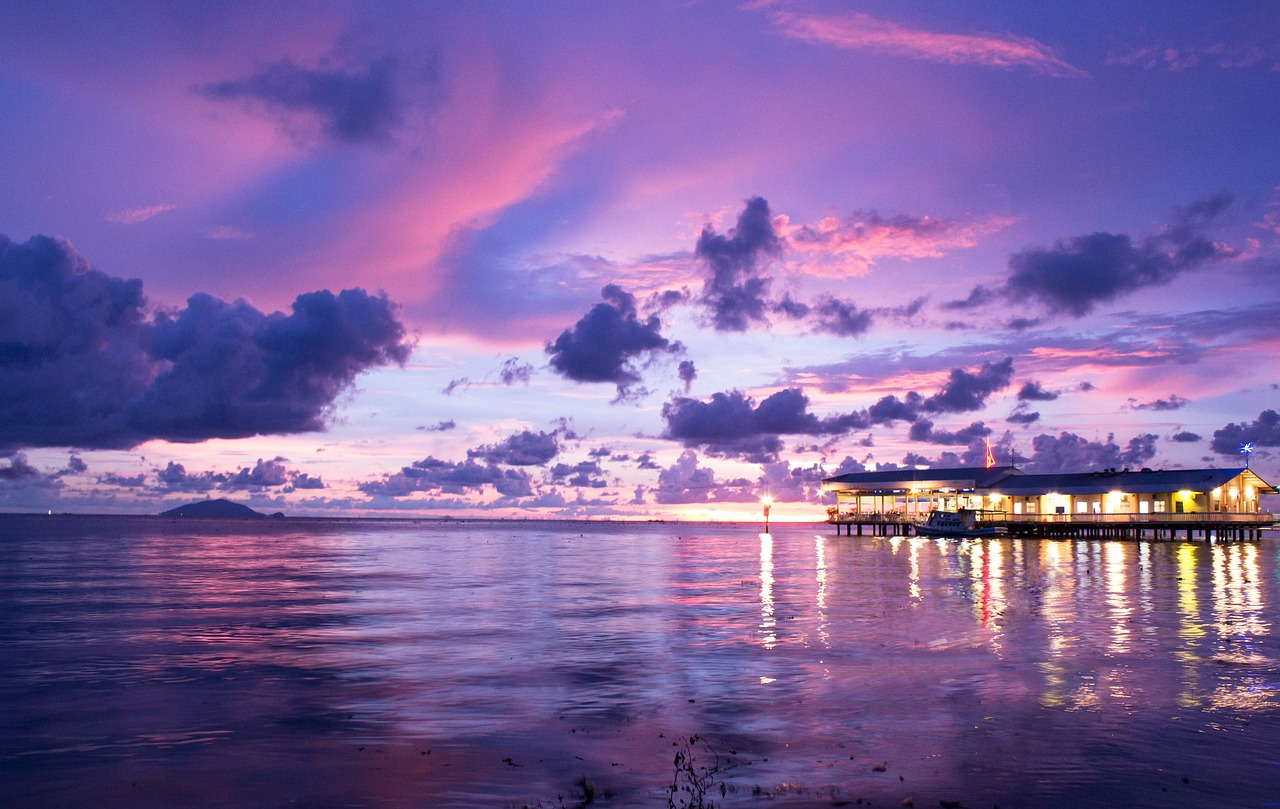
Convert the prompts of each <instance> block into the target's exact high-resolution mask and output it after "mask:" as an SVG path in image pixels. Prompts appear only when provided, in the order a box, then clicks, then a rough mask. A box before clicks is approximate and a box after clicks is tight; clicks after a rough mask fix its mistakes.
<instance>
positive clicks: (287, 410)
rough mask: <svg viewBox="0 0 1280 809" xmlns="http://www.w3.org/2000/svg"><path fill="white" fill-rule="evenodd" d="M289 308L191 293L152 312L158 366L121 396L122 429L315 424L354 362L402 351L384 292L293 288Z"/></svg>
mask: <svg viewBox="0 0 1280 809" xmlns="http://www.w3.org/2000/svg"><path fill="white" fill-rule="evenodd" d="M292 309H293V311H292V314H290V315H287V316H286V315H284V314H281V313H279V312H277V313H274V314H271V315H266V314H263V313H262V312H259V311H258V310H257V309H255V308H253V307H252V306H250V305H249V304H248V303H246V302H245V301H243V300H237V301H235V302H234V303H226V302H225V301H221V300H219V299H217V298H213V297H210V296H208V295H203V294H200V295H194V296H192V297H191V298H190V299H189V300H188V301H187V306H186V308H185V309H183V310H182V311H181V312H179V313H177V314H176V315H174V316H170V315H167V314H163V313H162V314H160V315H158V316H157V317H156V322H155V328H154V332H153V334H152V340H151V356H152V358H153V359H154V360H155V361H157V362H158V363H160V364H161V367H164V368H165V370H163V371H161V372H160V373H159V375H158V376H157V377H156V379H155V380H154V382H153V383H152V384H151V385H150V386H149V387H148V388H147V390H146V391H145V392H144V393H143V394H142V396H140V397H138V398H137V399H136V400H135V401H134V402H131V403H130V405H129V408H128V418H127V421H128V426H129V428H130V429H131V430H133V431H135V432H137V433H139V434H144V435H148V436H153V437H159V438H165V439H167V440H170V441H202V440H204V439H206V438H211V437H219V438H244V437H247V436H252V435H265V434H284V433H299V432H310V431H315V430H322V429H324V427H325V425H326V423H327V421H328V419H329V416H330V415H331V411H332V407H333V403H334V401H335V399H336V398H337V397H338V396H339V395H340V394H341V393H342V392H343V391H345V390H346V389H348V388H349V387H350V386H351V384H352V383H353V382H354V380H355V377H356V376H357V375H358V374H359V373H361V372H362V371H364V370H366V369H368V368H371V367H375V366H379V365H387V364H390V363H401V364H402V363H403V362H404V361H405V360H406V359H408V356H409V346H408V344H406V343H405V341H404V327H403V326H402V325H401V324H400V323H399V321H398V320H397V319H396V317H395V314H394V310H393V308H392V306H391V304H390V302H389V301H388V300H387V298H386V296H385V295H379V296H373V295H369V294H368V293H366V292H365V291H364V290H360V289H348V290H343V291H342V292H340V293H339V294H337V295H334V294H333V293H332V292H329V291H328V290H324V291H320V292H310V293H307V294H304V295H299V296H298V298H297V299H296V300H295V301H294V303H293V307H292Z"/></svg>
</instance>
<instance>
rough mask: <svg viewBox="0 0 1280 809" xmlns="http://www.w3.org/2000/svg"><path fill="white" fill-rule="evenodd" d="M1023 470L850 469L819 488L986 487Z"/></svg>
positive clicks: (1012, 468) (827, 489)
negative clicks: (853, 470)
mask: <svg viewBox="0 0 1280 809" xmlns="http://www.w3.org/2000/svg"><path fill="white" fill-rule="evenodd" d="M1021 474H1022V472H1020V471H1018V469H1017V468H1015V467H1012V466H993V467H991V468H990V469H984V468H982V467H972V468H963V467H962V468H955V469H890V470H884V471H880V472H850V473H849V474H846V475H836V476H835V477H832V478H825V479H824V480H823V481H822V490H823V491H827V492H834V491H862V492H895V491H905V490H908V489H935V490H936V489H986V488H990V487H991V486H994V485H995V484H996V483H999V482H1001V481H1003V480H1005V479H1006V478H1009V477H1010V476H1019V475H1021Z"/></svg>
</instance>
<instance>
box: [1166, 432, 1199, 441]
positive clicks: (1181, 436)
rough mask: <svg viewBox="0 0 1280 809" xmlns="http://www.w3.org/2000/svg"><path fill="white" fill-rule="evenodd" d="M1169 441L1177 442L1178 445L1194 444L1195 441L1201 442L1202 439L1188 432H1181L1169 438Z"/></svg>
mask: <svg viewBox="0 0 1280 809" xmlns="http://www.w3.org/2000/svg"><path fill="white" fill-rule="evenodd" d="M1169 440H1170V441H1174V442H1177V443H1179V444H1194V443H1196V442H1197V441H1203V440H1204V439H1203V438H1201V437H1200V435H1198V434H1197V433H1193V432H1190V431H1188V430H1183V431H1181V432H1177V433H1174V434H1173V435H1171V436H1169Z"/></svg>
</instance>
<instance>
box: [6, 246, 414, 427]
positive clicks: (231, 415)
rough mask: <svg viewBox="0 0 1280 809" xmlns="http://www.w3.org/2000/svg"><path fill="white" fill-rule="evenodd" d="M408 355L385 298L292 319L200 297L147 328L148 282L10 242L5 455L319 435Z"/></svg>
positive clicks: (328, 302)
mask: <svg viewBox="0 0 1280 809" xmlns="http://www.w3.org/2000/svg"><path fill="white" fill-rule="evenodd" d="M409 349H410V345H409V343H408V342H407V341H406V338H405V333H404V328H403V326H402V325H401V324H400V322H399V321H398V320H397V318H396V314H395V307H394V306H393V304H391V302H390V301H388V300H387V298H386V297H385V296H382V295H379V296H372V295H369V294H367V293H365V292H364V291H363V290H359V289H352V290H345V291H343V292H341V293H339V294H338V295H334V294H333V293H331V292H328V291H321V292H313V293H308V294H305V295H300V296H298V298H297V300H296V301H295V302H294V304H293V311H292V314H290V315H284V314H281V313H279V312H277V313H273V314H264V313H262V312H260V311H258V310H257V309H255V308H253V307H252V306H250V305H249V304H248V303H246V302H244V301H236V302H235V303H230V304H229V303H226V302H224V301H221V300H218V299H216V298H213V297H210V296H208V295H195V296H193V297H192V298H191V299H190V300H189V301H188V303H187V306H186V308H184V309H182V310H179V311H177V312H174V313H160V314H157V315H154V316H151V315H149V314H148V311H147V308H146V300H145V297H144V295H143V292H142V282H141V281H138V280H122V279H119V278H113V277H110V276H107V275H105V274H103V273H101V272H99V271H96V270H93V269H91V268H90V267H89V265H88V262H87V261H85V259H84V258H83V257H82V256H80V254H79V253H77V252H76V251H75V249H74V248H72V247H71V245H70V244H68V243H67V242H65V241H63V240H60V239H52V238H48V237H44V236H36V237H33V238H32V239H30V240H28V241H27V242H25V243H24V244H16V243H14V242H11V241H10V240H8V239H6V238H4V237H3V236H0V447H40V446H74V447H85V448H121V447H129V446H133V445H135V444H138V443H140V442H142V441H146V440H148V439H152V438H164V439H168V440H174V441H201V440H204V439H207V438H214V437H220V438H239V437H245V436H251V435H259V434H268V433H296V432H304V431H310V430H320V429H323V428H324V427H325V425H326V423H327V420H328V418H329V416H330V414H331V411H332V408H333V404H334V401H335V400H336V398H337V397H338V396H339V395H340V394H341V393H342V392H344V391H345V390H347V389H348V388H349V387H350V386H351V384H352V382H353V381H354V379H355V377H356V376H357V375H358V374H359V373H361V372H362V371H364V370H367V369H369V368H372V367H375V366H378V365H385V364H388V363H403V362H404V360H405V359H407V357H408V355H409Z"/></svg>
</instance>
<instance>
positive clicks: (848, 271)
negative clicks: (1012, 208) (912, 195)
mask: <svg viewBox="0 0 1280 809" xmlns="http://www.w3.org/2000/svg"><path fill="white" fill-rule="evenodd" d="M1014 221H1016V220H1014V219H1013V218H1010V217H1006V216H990V217H986V218H962V219H945V218H939V217H932V216H921V217H913V216H907V215H905V214H897V215H892V216H882V215H881V214H879V213H876V212H875V211H870V212H854V213H851V214H849V215H848V216H844V217H836V216H829V217H826V218H824V219H821V220H819V221H818V222H816V223H815V224H813V225H793V224H791V222H790V220H789V219H788V218H787V217H786V216H785V215H784V216H779V217H777V219H776V221H775V227H776V228H777V230H778V232H779V234H780V235H781V236H782V237H783V238H784V239H785V240H786V243H787V246H788V247H789V248H790V250H791V251H792V252H793V253H796V254H799V256H800V260H801V262H802V263H803V265H804V270H805V271H806V272H808V273H809V274H811V275H816V276H821V277H828V278H842V277H846V276H850V275H865V274H866V273H867V272H869V271H870V270H871V268H872V267H874V266H875V265H876V263H877V262H879V261H880V260H882V259H886V258H897V259H904V260H907V261H911V260H915V259H924V258H942V257H943V256H945V255H946V254H947V252H948V251H949V250H952V249H955V248H968V247H973V246H974V245H976V244H977V243H978V241H979V240H980V239H981V238H982V237H984V236H987V235H990V234H992V233H995V232H996V231H999V230H1001V229H1003V228H1005V227H1008V226H1009V225H1011V224H1013V223H1014Z"/></svg>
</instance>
